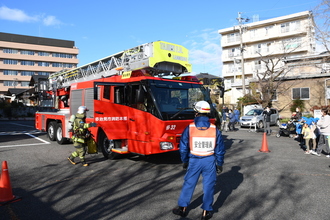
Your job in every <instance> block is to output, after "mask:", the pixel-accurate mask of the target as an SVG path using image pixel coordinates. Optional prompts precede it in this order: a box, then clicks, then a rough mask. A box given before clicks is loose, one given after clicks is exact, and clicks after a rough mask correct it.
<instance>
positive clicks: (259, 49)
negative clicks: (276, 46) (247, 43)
mask: <svg viewBox="0 0 330 220" xmlns="http://www.w3.org/2000/svg"><path fill="white" fill-rule="evenodd" d="M270 46H271V43H263V44H256V45H254V52H255V53H256V54H259V53H261V54H262V53H269V51H270Z"/></svg>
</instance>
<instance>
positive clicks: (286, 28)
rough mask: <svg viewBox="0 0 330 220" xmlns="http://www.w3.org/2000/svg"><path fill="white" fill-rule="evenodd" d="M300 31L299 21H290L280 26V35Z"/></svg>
mask: <svg viewBox="0 0 330 220" xmlns="http://www.w3.org/2000/svg"><path fill="white" fill-rule="evenodd" d="M298 30H300V21H292V22H287V23H283V24H281V33H287V32H290V31H298Z"/></svg>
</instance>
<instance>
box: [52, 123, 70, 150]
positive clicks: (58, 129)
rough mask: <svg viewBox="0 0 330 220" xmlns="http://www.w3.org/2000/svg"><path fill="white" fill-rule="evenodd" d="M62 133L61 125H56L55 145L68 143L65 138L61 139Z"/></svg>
mask: <svg viewBox="0 0 330 220" xmlns="http://www.w3.org/2000/svg"><path fill="white" fill-rule="evenodd" d="M62 133H63V131H62V123H57V126H56V133H55V137H56V141H57V143H58V144H61V145H62V144H65V143H67V142H68V140H67V138H65V137H63V135H62Z"/></svg>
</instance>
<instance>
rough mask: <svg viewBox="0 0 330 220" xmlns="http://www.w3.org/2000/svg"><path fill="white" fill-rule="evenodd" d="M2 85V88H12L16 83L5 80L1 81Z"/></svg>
mask: <svg viewBox="0 0 330 220" xmlns="http://www.w3.org/2000/svg"><path fill="white" fill-rule="evenodd" d="M3 85H4V86H14V85H17V82H16V81H7V80H4V81H3Z"/></svg>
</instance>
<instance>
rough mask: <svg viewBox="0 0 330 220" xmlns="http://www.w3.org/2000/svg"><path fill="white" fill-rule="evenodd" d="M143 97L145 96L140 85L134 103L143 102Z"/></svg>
mask: <svg viewBox="0 0 330 220" xmlns="http://www.w3.org/2000/svg"><path fill="white" fill-rule="evenodd" d="M144 97H145V91H144V89H143V88H142V86H140V88H139V89H138V90H137V91H136V103H142V102H144Z"/></svg>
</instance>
